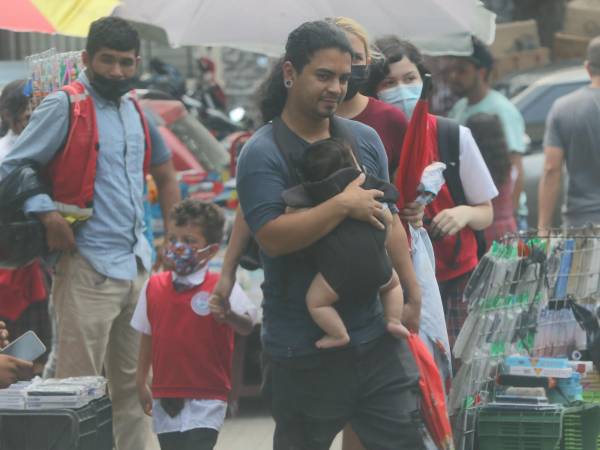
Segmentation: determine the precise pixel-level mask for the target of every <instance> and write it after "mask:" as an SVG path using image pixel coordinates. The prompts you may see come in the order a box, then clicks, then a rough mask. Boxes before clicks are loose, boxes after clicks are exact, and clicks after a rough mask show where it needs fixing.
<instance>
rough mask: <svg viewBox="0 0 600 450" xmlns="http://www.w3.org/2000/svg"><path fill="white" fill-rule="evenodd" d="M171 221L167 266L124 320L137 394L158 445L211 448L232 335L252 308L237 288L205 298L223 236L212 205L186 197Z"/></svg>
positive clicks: (220, 417) (227, 385) (245, 329)
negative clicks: (136, 342) (133, 348)
mask: <svg viewBox="0 0 600 450" xmlns="http://www.w3.org/2000/svg"><path fill="white" fill-rule="evenodd" d="M171 221H172V223H171V226H170V227H169V234H168V243H167V246H166V249H165V251H164V261H165V263H164V265H165V267H166V268H167V269H168V270H167V271H165V272H160V273H157V274H154V275H152V276H151V277H150V279H149V280H148V282H147V283H146V286H144V288H143V289H142V292H141V294H140V298H139V301H138V304H137V306H136V310H135V312H134V315H133V318H132V320H131V325H132V326H133V328H135V329H136V330H137V331H139V332H140V333H141V341H140V350H139V359H138V369H137V377H136V382H137V389H138V396H139V399H140V403H141V406H142V408H143V410H144V412H145V413H146V414H148V415H151V416H152V417H153V422H154V431H155V432H156V433H157V434H158V440H159V442H160V447H161V449H162V450H171V449H173V450H175V449H177V450H185V449H194V450H211V449H212V448H213V447H214V446H215V444H216V441H217V436H218V432H219V430H220V428H221V426H222V425H223V421H224V419H225V414H226V412H227V397H228V394H229V391H230V389H231V361H232V355H233V343H234V333H235V332H237V333H240V334H244V335H246V334H249V333H250V332H251V331H252V328H253V326H254V323H255V319H256V307H255V306H254V305H253V304H252V303H251V302H250V300H249V299H248V297H247V296H246V295H245V294H244V292H243V291H242V289H241V288H240V287H239V286H238V285H236V286H235V287H234V288H233V291H232V294H231V297H230V299H220V298H217V297H215V296H212V295H211V294H212V290H213V288H214V286H215V285H216V283H217V281H218V279H219V275H218V274H216V273H212V272H210V271H209V270H208V269H207V267H208V262H209V261H210V260H211V259H212V258H213V257H214V256H215V254H216V253H217V252H218V250H219V243H220V242H221V239H222V237H223V226H224V222H225V220H224V216H223V212H222V211H221V210H220V208H218V207H217V206H216V205H214V204H210V203H204V202H200V201H197V200H191V199H187V200H184V201H182V202H181V203H179V204H177V205H175V207H174V208H173V211H172V213H171ZM150 367H152V372H153V379H152V386H151V388H150V387H149V386H148V373H149V371H150Z"/></svg>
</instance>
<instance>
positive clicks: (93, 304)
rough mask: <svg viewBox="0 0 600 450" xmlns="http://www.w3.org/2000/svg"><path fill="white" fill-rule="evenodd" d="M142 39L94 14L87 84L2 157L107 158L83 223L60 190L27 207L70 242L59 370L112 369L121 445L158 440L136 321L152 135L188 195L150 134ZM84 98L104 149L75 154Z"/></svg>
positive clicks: (169, 189)
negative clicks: (70, 150) (141, 94)
mask: <svg viewBox="0 0 600 450" xmlns="http://www.w3.org/2000/svg"><path fill="white" fill-rule="evenodd" d="M139 47H140V41H139V37H138V35H137V32H136V31H135V30H134V29H133V28H132V27H131V25H129V24H128V23H127V22H126V21H124V20H122V19H119V18H115V17H106V18H102V19H99V20H97V21H95V22H94V23H92V25H91V27H90V32H89V34H88V39H87V43H86V50H85V51H84V52H83V55H82V58H83V62H84V64H85V66H86V70H85V71H84V72H83V73H82V74H81V75H80V77H79V79H78V83H79V84H78V85H77V86H78V89H82V90H83V91H84V92H83V93H82V94H81V95H80V96H76V97H77V98H72V97H73V96H72V95H71V96H68V95H66V93H65V92H62V91H59V92H55V93H53V94H50V95H49V96H48V97H46V99H44V101H43V102H42V103H41V104H40V106H38V108H37V109H36V110H35V111H34V113H33V115H32V117H31V121H30V123H29V125H28V126H27V128H25V130H24V131H23V133H22V134H21V135H20V136H19V139H18V140H17V142H16V143H15V147H14V148H13V150H12V151H11V152H10V154H9V155H8V156H7V157H6V159H5V160H4V161H3V162H2V164H1V165H0V178H1V177H3V176H4V175H6V174H7V173H9V172H11V171H12V170H15V169H16V168H18V167H19V165H20V164H22V161H23V160H25V159H29V160H34V161H36V162H38V163H39V164H40V165H41V166H42V167H44V166H45V167H47V166H48V165H49V164H52V162H53V161H56V158H59V157H60V158H63V161H64V162H65V163H68V165H69V166H70V164H71V162H73V161H72V160H70V159H68V158H82V157H87V156H91V157H96V158H97V159H96V167H95V174H93V176H90V177H83V185H84V186H86V187H90V186H92V187H93V204H92V205H91V206H93V212H92V213H91V216H90V217H89V218H88V219H87V220H85V221H84V222H82V223H81V224H80V225H79V226H78V227H77V230H76V231H74V230H73V228H72V227H71V226H70V225H69V223H68V222H67V220H66V219H65V218H64V217H63V214H61V213H60V212H59V210H58V208H57V204H56V201H57V200H58V199H57V198H50V196H49V195H46V194H39V195H36V196H34V197H31V198H29V199H28V200H27V201H26V203H25V212H26V213H27V214H30V215H32V216H36V217H38V218H39V220H40V221H41V222H42V223H43V225H44V226H45V229H46V240H47V244H48V248H49V249H50V250H51V251H54V252H61V253H60V257H59V259H58V262H57V264H56V268H55V276H54V279H53V286H52V302H53V304H54V310H55V313H56V314H55V319H56V338H55V340H56V342H57V345H56V348H55V349H54V350H55V355H54V356H55V358H56V372H55V374H54V375H55V376H56V377H59V378H64V377H70V376H83V375H100V374H102V373H105V374H106V376H107V378H108V382H109V388H110V393H111V399H112V402H113V428H114V434H115V443H116V448H117V450H140V449H153V448H157V443H156V441H155V438H154V437H153V436H152V433H151V430H150V426H149V425H150V424H149V421H148V420H147V418H145V417H144V413H143V411H142V409H141V408H140V406H139V405H138V403H137V391H136V383H135V371H136V366H137V354H138V349H137V347H138V343H139V337H138V334H137V332H136V331H135V330H134V329H133V328H131V327H130V325H129V322H130V321H131V317H132V315H133V311H134V309H135V305H136V303H137V299H138V294H139V291H140V289H141V287H142V285H143V284H144V282H145V280H146V278H147V276H148V273H149V271H150V270H151V249H150V245H149V243H148V241H147V240H146V238H145V237H144V236H143V218H144V213H143V187H144V182H145V180H144V165H145V164H144V160H145V157H146V145H147V144H151V145H152V154H151V157H150V161H149V166H150V170H149V172H150V173H151V174H152V176H153V177H154V179H155V181H156V184H157V187H158V190H159V201H160V204H161V207H162V209H163V211H166V212H168V211H169V210H170V209H171V206H172V205H173V204H175V203H176V202H177V201H179V186H178V183H177V180H176V177H175V170H174V168H173V165H172V162H171V156H170V153H169V151H168V150H167V149H166V147H165V146H164V143H163V142H162V139H161V138H160V135H159V134H158V133H157V131H156V129H155V128H154V127H152V125H150V126H149V138H150V141H151V142H146V139H145V131H144V126H143V122H142V117H141V116H140V113H139V111H138V110H137V108H136V106H135V104H134V103H133V100H132V99H131V98H129V96H128V92H129V90H130V89H131V88H132V80H133V77H134V76H135V73H136V70H137V67H138V64H139V60H140V58H139V56H138V53H139ZM70 97H71V98H70ZM82 98H84V99H85V100H84V101H89V99H90V98H91V101H92V107H93V111H94V115H95V120H90V126H91V128H92V129H95V130H97V136H98V142H97V146H96V149H95V151H94V150H90V149H89V148H82V149H81V152H75V154H74V156H69V157H68V158H67V159H65V156H64V155H65V154H64V153H61V151H63V150H64V148H65V143H66V142H69V140H68V139H67V137H68V136H69V132H70V129H71V128H70V127H73V126H74V125H73V123H72V122H73V121H72V120H71V114H72V113H71V109H72V108H74V107H75V106H74V105H75V103H74V102H78V101H82ZM70 102H71V104H70ZM76 106H77V107H79V106H81V107H82V108H83V107H84V105H76ZM85 107H89V103H87V104H86V106H85ZM84 134H85V133H84ZM86 152H87V155H86ZM82 155H83V156H82ZM80 163H81V162H80V161H79V162H76V164H75V163H74V165H77V164H80ZM58 170H63V171H64V168H60V167H59V168H58ZM63 173H64V172H63ZM76 175H78V174H73V176H76ZM68 178H70V177H69V176H67V177H66V178H62V179H61V178H60V177H53V178H52V179H51V182H52V184H53V186H52V188H53V191H55V189H56V187H57V186H56V185H57V184H60V183H66V182H69V181H70V180H69V179H68ZM149 439H151V440H153V441H154V442H152V441H151V440H149Z"/></svg>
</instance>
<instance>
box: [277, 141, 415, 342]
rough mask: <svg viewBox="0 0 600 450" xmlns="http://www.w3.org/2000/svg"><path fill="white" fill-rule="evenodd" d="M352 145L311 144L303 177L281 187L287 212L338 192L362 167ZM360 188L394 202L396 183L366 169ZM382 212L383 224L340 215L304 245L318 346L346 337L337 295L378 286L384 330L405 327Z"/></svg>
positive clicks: (363, 294)
mask: <svg viewBox="0 0 600 450" xmlns="http://www.w3.org/2000/svg"><path fill="white" fill-rule="evenodd" d="M357 166H358V164H357V162H356V159H355V157H354V154H353V153H352V150H351V149H350V148H349V147H348V146H347V145H346V144H345V143H344V142H343V141H341V140H339V139H335V138H331V139H325V140H322V141H318V142H315V143H314V144H312V145H310V146H309V147H308V148H307V149H306V151H305V153H304V155H303V158H302V161H301V163H300V167H299V169H300V173H301V175H302V178H303V179H304V182H303V183H302V184H300V185H298V186H295V187H293V188H291V189H288V190H286V191H284V193H283V199H284V201H285V203H286V205H287V206H288V212H293V210H294V209H300V208H307V207H312V206H315V205H318V204H319V203H322V202H324V201H326V200H328V199H330V198H331V197H333V196H335V195H337V194H339V193H341V192H342V191H343V190H344V189H345V188H346V186H348V184H350V183H351V182H352V181H353V180H355V179H356V178H357V177H358V176H359V175H360V174H361V171H360V170H359V169H358V168H357ZM362 187H363V188H364V189H378V190H380V191H382V192H383V193H384V196H383V197H381V198H379V199H378V200H379V201H381V202H383V203H395V202H396V200H397V199H398V191H397V190H396V188H395V187H394V186H393V185H391V184H390V183H387V182H385V181H383V180H380V179H378V178H375V177H372V176H370V175H366V178H365V182H364V183H363V185H362ZM384 212H385V223H384V225H385V230H379V229H377V228H375V227H374V226H373V225H371V224H369V223H367V222H364V221H360V220H355V219H349V218H348V219H345V220H344V221H343V222H341V223H340V224H339V225H338V226H337V227H336V228H335V229H334V230H333V231H331V232H330V233H329V234H328V235H326V236H325V237H323V238H322V239H320V240H319V241H317V242H315V243H314V244H313V245H312V246H311V247H309V248H308V249H307V250H306V254H307V255H308V257H309V258H311V260H312V261H313V262H314V264H315V266H316V267H317V270H318V273H317V275H316V276H315V278H314V279H313V281H312V283H311V285H310V287H309V289H308V292H307V294H306V303H307V306H308V311H309V312H310V314H311V316H312V318H313V320H314V321H315V322H316V323H317V325H319V327H320V328H321V329H322V330H323V331H324V332H325V336H324V337H323V338H321V339H319V340H318V341H317V342H316V346H317V347H319V348H332V347H340V346H343V345H346V344H348V342H349V341H350V337H349V335H348V330H347V329H346V326H345V325H344V323H343V321H342V319H341V317H340V315H339V314H338V312H337V311H336V309H335V308H334V307H333V305H334V303H335V302H337V301H338V300H344V301H370V300H371V299H372V298H373V296H374V294H375V293H377V292H379V294H380V297H381V301H382V303H383V308H384V312H385V317H386V320H387V322H388V330H389V331H390V333H392V334H394V335H397V336H404V335H406V334H407V333H408V332H407V331H406V329H405V328H404V326H403V325H402V324H401V322H400V319H401V316H402V307H403V304H404V298H403V294H402V288H401V286H400V281H399V279H398V275H397V274H396V271H395V270H394V269H393V267H392V263H391V260H390V257H389V255H388V253H387V251H386V248H385V245H386V240H387V237H388V235H389V231H390V229H391V225H392V213H391V212H390V210H389V209H384Z"/></svg>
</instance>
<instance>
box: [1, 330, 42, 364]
mask: <svg viewBox="0 0 600 450" xmlns="http://www.w3.org/2000/svg"><path fill="white" fill-rule="evenodd" d="M45 352H46V346H45V345H44V344H43V343H42V341H40V338H38V337H37V335H36V334H35V333H34V332H33V331H31V330H30V331H28V332H26V333H24V334H22V335H21V336H19V337H18V338H17V339H15V340H14V341H12V342H11V343H10V344H8V345H7V346H6V347H4V348H3V349H2V350H0V354H1V355H9V356H14V357H15V358H18V359H22V360H24V361H29V362H33V361H35V360H36V359H38V358H39V357H40V356H42V355H43V354H44V353H45Z"/></svg>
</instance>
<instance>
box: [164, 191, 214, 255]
mask: <svg viewBox="0 0 600 450" xmlns="http://www.w3.org/2000/svg"><path fill="white" fill-rule="evenodd" d="M170 218H171V220H173V222H174V223H175V226H178V227H181V226H185V225H189V224H192V225H196V226H198V227H199V228H200V230H201V231H202V235H203V236H204V239H206V243H207V244H209V245H211V244H219V243H220V242H221V241H222V240H223V228H224V227H225V215H224V214H223V210H222V209H221V208H219V207H218V206H217V205H215V204H214V203H208V202H202V201H200V200H194V199H191V198H188V199H185V200H183V201H181V202H179V203H177V204H176V205H175V206H174V207H173V210H172V211H171V214H170Z"/></svg>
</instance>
